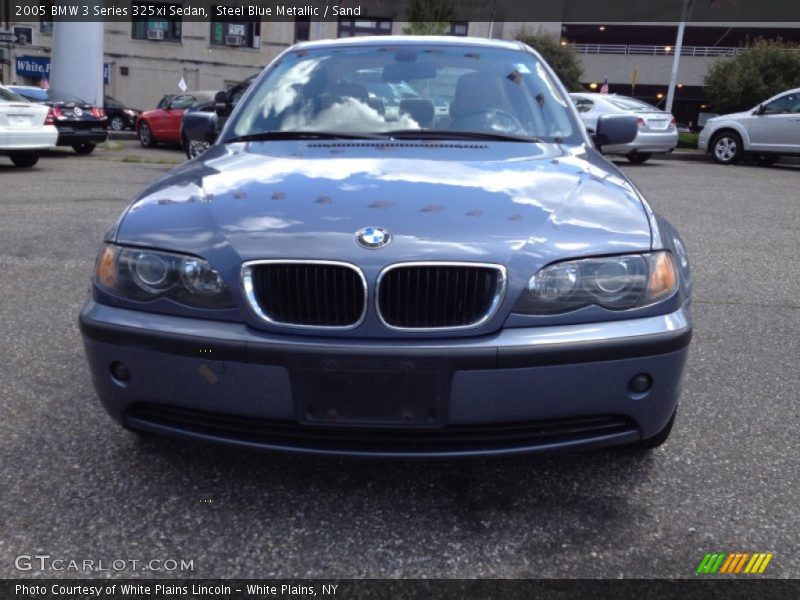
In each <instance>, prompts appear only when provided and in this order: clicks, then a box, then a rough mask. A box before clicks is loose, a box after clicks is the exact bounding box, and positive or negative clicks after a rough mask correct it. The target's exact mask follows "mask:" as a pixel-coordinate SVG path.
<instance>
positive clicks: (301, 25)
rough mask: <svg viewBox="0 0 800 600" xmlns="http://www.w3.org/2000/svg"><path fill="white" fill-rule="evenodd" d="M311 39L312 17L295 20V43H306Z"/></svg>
mask: <svg viewBox="0 0 800 600" xmlns="http://www.w3.org/2000/svg"><path fill="white" fill-rule="evenodd" d="M310 39H311V17H297V18H296V19H295V20H294V41H295V42H306V41H308V40H310Z"/></svg>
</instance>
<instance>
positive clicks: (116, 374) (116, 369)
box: [108, 361, 131, 384]
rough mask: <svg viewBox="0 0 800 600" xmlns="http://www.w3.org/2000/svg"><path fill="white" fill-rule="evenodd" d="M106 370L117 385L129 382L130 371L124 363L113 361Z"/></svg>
mask: <svg viewBox="0 0 800 600" xmlns="http://www.w3.org/2000/svg"><path fill="white" fill-rule="evenodd" d="M108 370H109V371H110V372H111V377H113V378H114V381H116V382H117V383H121V384H126V383H128V382H129V381H130V380H131V370H130V368H129V367H128V365H126V364H125V363H122V362H119V361H114V362H112V363H111V365H109V367H108Z"/></svg>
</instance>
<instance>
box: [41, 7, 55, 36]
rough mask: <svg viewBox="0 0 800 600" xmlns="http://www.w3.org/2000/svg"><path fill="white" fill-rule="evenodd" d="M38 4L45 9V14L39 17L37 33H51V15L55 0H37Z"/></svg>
mask: <svg viewBox="0 0 800 600" xmlns="http://www.w3.org/2000/svg"><path fill="white" fill-rule="evenodd" d="M39 6H41V7H42V8H43V9H44V10H45V14H43V15H41V16H40V17H39V33H43V34H45V35H53V17H51V16H50V15H51V14H52V8H51V7H53V6H55V0H39Z"/></svg>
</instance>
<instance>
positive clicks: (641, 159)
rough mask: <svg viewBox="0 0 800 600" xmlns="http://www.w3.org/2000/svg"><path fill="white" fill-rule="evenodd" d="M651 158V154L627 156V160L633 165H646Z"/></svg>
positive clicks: (637, 153)
mask: <svg viewBox="0 0 800 600" xmlns="http://www.w3.org/2000/svg"><path fill="white" fill-rule="evenodd" d="M651 156H653V155H652V154H647V153H646V152H633V153H631V154H628V155H627V157H628V160H629V161H631V163H633V164H634V165H641V164H644V163H646V162H647V161H648V160H650V157H651Z"/></svg>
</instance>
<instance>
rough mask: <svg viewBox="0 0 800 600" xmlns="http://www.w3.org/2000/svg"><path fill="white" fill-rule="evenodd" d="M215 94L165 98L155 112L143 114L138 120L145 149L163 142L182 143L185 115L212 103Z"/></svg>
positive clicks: (200, 93)
mask: <svg viewBox="0 0 800 600" xmlns="http://www.w3.org/2000/svg"><path fill="white" fill-rule="evenodd" d="M215 93H216V92H214V91H210V92H208V91H206V92H191V93H187V94H180V95H178V96H164V97H163V98H162V99H161V102H159V103H158V107H157V108H156V109H155V110H148V111H146V112H143V113H142V114H140V115H139V118H138V119H137V120H136V134H137V135H138V137H139V142H140V143H141V144H142V146H144V147H145V148H152V147H153V146H155V145H156V144H158V143H161V142H170V143H173V144H177V143H180V141H181V118H182V117H183V113H185V112H186V111H187V110H191V109H192V108H193V107H196V106H198V105H200V104H206V103H208V102H212V101H213V100H214V94H215Z"/></svg>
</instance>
